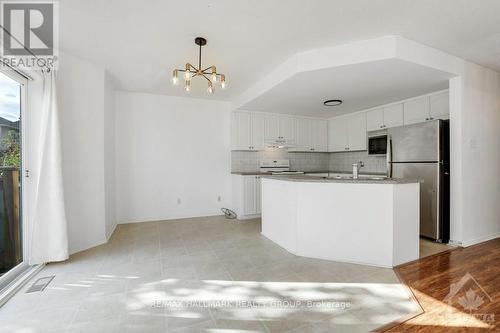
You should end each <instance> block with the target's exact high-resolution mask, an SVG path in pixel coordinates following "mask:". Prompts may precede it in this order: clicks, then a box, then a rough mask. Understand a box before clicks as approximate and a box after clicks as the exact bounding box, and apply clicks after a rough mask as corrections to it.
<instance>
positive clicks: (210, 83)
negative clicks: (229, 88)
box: [207, 82, 214, 94]
mask: <svg viewBox="0 0 500 333" xmlns="http://www.w3.org/2000/svg"><path fill="white" fill-rule="evenodd" d="M207 92H208V93H209V94H213V93H214V87H213V86H212V82H208V89H207Z"/></svg>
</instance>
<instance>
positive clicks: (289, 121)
mask: <svg viewBox="0 0 500 333" xmlns="http://www.w3.org/2000/svg"><path fill="white" fill-rule="evenodd" d="M279 123H280V138H281V139H282V140H285V141H286V142H288V143H294V142H295V118H293V117H280V122H279Z"/></svg>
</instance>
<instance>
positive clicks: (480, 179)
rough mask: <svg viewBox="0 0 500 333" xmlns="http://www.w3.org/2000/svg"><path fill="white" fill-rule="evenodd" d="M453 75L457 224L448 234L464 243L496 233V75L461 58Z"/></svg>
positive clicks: (499, 117)
mask: <svg viewBox="0 0 500 333" xmlns="http://www.w3.org/2000/svg"><path fill="white" fill-rule="evenodd" d="M454 80H455V81H453V80H452V81H451V85H450V90H452V88H453V89H454V90H455V93H454V95H453V96H452V97H451V98H452V99H451V103H454V104H455V107H456V109H455V112H456V115H455V117H454V118H453V119H452V121H453V120H456V121H457V124H456V126H455V133H452V140H454V141H452V144H453V145H454V148H453V149H454V150H455V154H456V155H455V157H456V158H455V161H457V162H456V163H455V167H457V166H458V168H457V169H456V170H455V169H452V172H455V171H456V172H457V174H456V175H455V176H454V178H453V179H454V180H455V184H454V189H453V191H454V192H452V193H455V194H456V196H457V197H458V202H455V204H454V206H453V210H454V214H455V216H454V218H456V219H457V221H455V225H457V223H460V224H461V225H459V226H458V227H457V228H456V230H455V233H454V234H452V237H455V238H452V239H455V240H456V239H457V238H458V239H459V240H460V241H461V243H462V245H464V246H468V245H472V244H476V243H479V242H481V241H485V240H488V239H492V238H496V237H500V177H498V171H499V169H500V74H499V73H497V72H494V71H492V70H490V69H487V68H484V67H481V66H478V65H475V64H472V63H468V62H466V63H465V65H464V74H463V76H462V77H461V78H459V79H454ZM457 92H458V93H457ZM452 108H453V106H452ZM452 168H453V165H452ZM457 192H458V193H457ZM452 199H453V198H452ZM452 218H453V217H452ZM452 231H453V228H452Z"/></svg>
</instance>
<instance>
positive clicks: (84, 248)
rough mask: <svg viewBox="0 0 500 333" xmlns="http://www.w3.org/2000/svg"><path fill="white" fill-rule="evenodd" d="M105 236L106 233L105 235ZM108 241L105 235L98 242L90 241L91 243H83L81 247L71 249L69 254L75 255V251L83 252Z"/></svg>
mask: <svg viewBox="0 0 500 333" xmlns="http://www.w3.org/2000/svg"><path fill="white" fill-rule="evenodd" d="M103 236H105V235H103ZM107 242H108V241H107V240H106V237H103V239H102V240H100V241H98V242H95V243H90V244H86V245H83V246H79V247H77V248H74V249H70V251H69V255H73V254H75V253H78V252H82V251H85V250H88V249H91V248H93V247H96V246H99V245H102V244H106V243H107Z"/></svg>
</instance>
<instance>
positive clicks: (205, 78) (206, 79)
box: [202, 74, 212, 83]
mask: <svg viewBox="0 0 500 333" xmlns="http://www.w3.org/2000/svg"><path fill="white" fill-rule="evenodd" d="M202 77H204V78H205V79H206V80H207V81H208V82H210V83H211V82H212V81H210V79H209V78H208V77H206V76H205V74H203V75H202Z"/></svg>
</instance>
